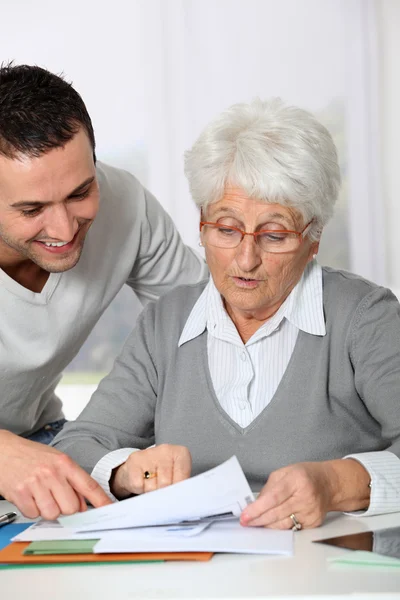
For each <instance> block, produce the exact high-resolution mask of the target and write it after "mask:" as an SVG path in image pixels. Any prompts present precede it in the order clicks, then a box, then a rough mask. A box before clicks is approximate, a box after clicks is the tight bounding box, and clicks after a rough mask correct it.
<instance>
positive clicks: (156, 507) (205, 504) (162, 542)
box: [14, 456, 293, 557]
mask: <svg viewBox="0 0 400 600" xmlns="http://www.w3.org/2000/svg"><path fill="white" fill-rule="evenodd" d="M253 500H254V496H253V494H252V492H251V490H250V487H249V484H248V482H247V480H246V477H245V475H244V473H243V471H242V468H241V466H240V464H239V462H238V460H237V458H236V457H235V456H234V457H232V458H230V459H229V460H227V461H226V462H224V463H223V464H221V465H219V466H218V467H215V468H213V469H211V470H209V471H207V472H205V473H202V474H201V475H196V476H195V477H192V478H190V479H187V480H185V481H182V482H179V483H176V484H173V485H171V486H169V487H167V488H163V489H161V490H157V491H154V492H149V493H147V494H143V495H141V496H136V497H135V498H130V499H128V500H123V501H121V502H118V503H115V504H112V505H109V506H105V507H102V508H97V509H93V510H89V511H87V512H85V513H79V514H77V515H72V516H68V517H60V518H59V522H55V521H50V522H49V521H47V522H45V521H39V523H35V524H34V525H33V526H32V527H30V528H29V529H27V530H26V531H24V532H22V533H21V534H20V535H18V536H16V537H14V540H15V541H19V542H25V543H26V542H28V541H32V542H35V541H37V542H39V541H42V542H47V541H52V540H54V542H56V541H62V540H64V541H66V540H70V541H71V543H72V542H74V543H78V544H79V543H81V542H82V541H84V540H89V541H90V540H98V541H97V542H96V543H95V544H94V545H93V553H94V554H96V555H97V556H99V557H100V556H102V555H103V554H106V555H112V556H114V555H117V554H121V555H126V554H132V553H142V554H143V553H145V554H144V556H146V555H147V554H146V553H163V554H165V553H167V554H168V555H171V554H175V553H176V554H179V553H182V552H183V553H203V552H208V553H210V552H229V553H245V554H279V555H287V556H290V555H292V554H293V532H292V531H275V530H271V529H264V528H256V527H242V526H241V525H240V522H239V516H240V514H241V512H242V510H243V509H244V508H245V507H246V506H247V505H248V504H249V503H250V502H252V501H253ZM41 547H42V546H40V547H39V550H40V548H41ZM55 547H57V544H55ZM62 547H64V546H63V544H61V549H62ZM184 555H185V554H184ZM184 555H183V556H184ZM196 556H197V554H196ZM199 556H203V555H201V554H200V555H199Z"/></svg>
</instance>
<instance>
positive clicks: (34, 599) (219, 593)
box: [0, 501, 400, 600]
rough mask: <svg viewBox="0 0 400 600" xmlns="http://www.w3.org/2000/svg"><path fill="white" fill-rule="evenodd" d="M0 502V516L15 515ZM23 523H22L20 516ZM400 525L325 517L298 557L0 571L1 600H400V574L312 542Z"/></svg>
mask: <svg viewBox="0 0 400 600" xmlns="http://www.w3.org/2000/svg"><path fill="white" fill-rule="evenodd" d="M12 509H13V507H12V505H10V504H8V503H7V502H4V501H2V502H0V514H2V513H4V512H7V511H8V510H12ZM20 520H21V521H22V520H23V518H22V517H21V518H20ZM390 526H400V513H396V514H392V515H383V516H378V517H369V518H365V519H360V518H355V517H347V516H344V515H340V514H333V513H332V514H330V515H328V518H327V521H326V522H325V524H324V525H323V526H322V527H320V528H318V529H314V530H304V531H299V532H297V533H296V534H295V554H294V556H293V557H291V558H283V557H282V558H280V557H275V556H249V555H247V556H246V555H230V554H220V555H215V556H214V557H213V558H212V559H211V560H210V561H209V562H206V563H196V562H190V563H182V562H181V563H179V562H176V563H175V562H166V563H156V564H154V565H152V564H149V563H148V564H130V565H102V566H86V567H85V566H82V567H81V566H79V567H51V568H37V569H26V570H24V569H17V570H10V571H0V598H1V600H50V599H51V600H80V599H85V600H86V599H87V600H92V599H93V600H114V599H115V600H128V599H129V600H132V599H138V598H146V599H159V598H168V599H174V600H175V599H181V598H190V599H195V598H198V599H200V598H208V599H210V600H211V599H216V598H243V599H253V598H257V599H259V598H269V599H271V598H279V599H280V600H282V599H285V598H286V599H287V598H296V600H300V598H312V600H317V599H319V598H324V600H328V599H331V598H334V597H336V598H337V597H338V596H339V597H340V598H343V596H348V597H351V599H352V600H361V599H362V600H371V598H382V599H385V600H388V599H389V598H390V599H391V598H399V599H400V569H399V570H398V571H397V570H393V569H390V568H365V567H344V566H342V567H339V566H335V567H334V566H333V565H329V564H328V562H327V560H326V559H327V558H328V557H331V556H338V555H339V554H343V553H345V552H349V551H346V550H342V549H339V548H334V547H330V546H326V545H324V544H313V543H312V540H317V539H322V538H326V537H332V536H335V535H342V534H346V533H358V532H361V531H368V530H371V529H384V528H385V527H390Z"/></svg>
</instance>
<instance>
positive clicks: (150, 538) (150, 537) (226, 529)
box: [94, 520, 293, 556]
mask: <svg viewBox="0 0 400 600" xmlns="http://www.w3.org/2000/svg"><path fill="white" fill-rule="evenodd" d="M172 529H173V527H171V526H170V527H162V528H160V527H154V528H151V527H146V528H143V529H142V528H140V529H130V530H127V529H123V530H119V531H114V532H113V535H112V536H107V537H104V538H102V539H101V540H100V541H99V542H97V544H96V545H95V546H94V552H95V553H96V554H102V553H105V552H106V553H107V552H111V553H121V552H122V553H123V552H229V553H241V554H280V555H285V556H292V554H293V532H292V531H277V530H274V529H264V528H261V527H242V526H241V525H240V523H239V521H238V520H234V521H232V520H231V521H226V522H218V521H217V522H214V523H212V524H211V525H210V526H209V527H207V529H204V530H203V531H201V532H200V533H198V534H197V535H194V536H191V537H186V536H180V535H176V534H175V533H171V530H172Z"/></svg>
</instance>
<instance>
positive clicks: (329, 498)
mask: <svg viewBox="0 0 400 600" xmlns="http://www.w3.org/2000/svg"><path fill="white" fill-rule="evenodd" d="M368 483H369V475H368V473H367V471H366V470H365V469H364V467H363V466H362V465H361V464H360V463H358V462H357V461H355V460H352V459H346V460H329V461H324V462H305V463H298V464H294V465H289V466H288V467H283V468H282V469H278V470H277V471H274V472H273V473H271V475H270V476H269V478H268V481H267V483H266V484H265V486H264V487H263V489H262V490H261V492H260V495H259V496H258V498H257V500H255V502H253V503H252V504H250V505H249V506H248V507H247V508H246V509H245V510H244V511H243V512H242V515H241V517H240V522H241V524H242V525H249V526H261V527H270V528H272V529H291V528H292V527H293V522H292V519H291V518H290V515H291V514H294V515H295V517H296V519H297V521H298V522H299V523H301V525H302V527H303V528H310V527H318V525H321V523H322V522H323V521H324V519H325V516H326V513H327V512H328V511H331V510H344V511H352V510H360V509H365V508H367V507H368V505H369V495H370V490H369V487H368Z"/></svg>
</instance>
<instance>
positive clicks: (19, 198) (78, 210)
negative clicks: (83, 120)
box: [0, 130, 99, 273]
mask: <svg viewBox="0 0 400 600" xmlns="http://www.w3.org/2000/svg"><path fill="white" fill-rule="evenodd" d="M98 205H99V187H98V183H97V179H96V169H95V165H94V161H93V149H92V147H91V145H90V142H89V138H88V136H87V134H86V132H85V131H84V130H80V131H79V132H78V133H77V134H76V135H75V136H74V137H73V138H72V139H71V140H70V141H69V142H67V144H65V146H64V147H63V148H54V149H53V150H50V151H49V152H47V153H45V154H42V155H41V156H39V157H37V158H35V157H29V156H25V155H20V156H19V157H18V158H14V159H9V158H6V157H4V156H1V155H0V267H4V268H6V267H13V266H16V265H18V264H20V263H23V262H24V261H32V262H34V263H35V264H37V265H38V266H39V267H41V268H42V269H44V270H45V271H48V272H50V273H59V272H61V271H67V270H68V269H71V268H72V267H74V266H75V265H76V263H77V262H78V260H79V257H80V255H81V252H82V248H83V243H84V240H85V236H86V234H87V232H88V230H89V227H90V226H91V224H92V222H93V219H94V218H95V216H96V213H97V210H98Z"/></svg>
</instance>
